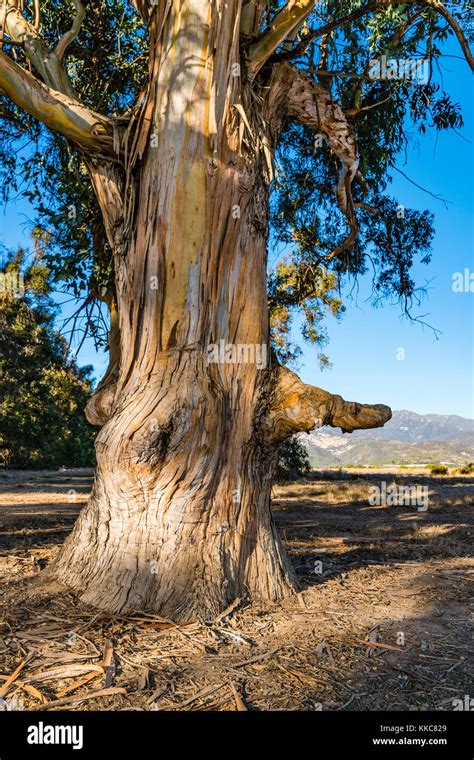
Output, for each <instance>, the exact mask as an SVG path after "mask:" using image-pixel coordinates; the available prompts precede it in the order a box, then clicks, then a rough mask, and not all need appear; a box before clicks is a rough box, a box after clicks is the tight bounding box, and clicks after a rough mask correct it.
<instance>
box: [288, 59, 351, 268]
mask: <svg viewBox="0 0 474 760" xmlns="http://www.w3.org/2000/svg"><path fill="white" fill-rule="evenodd" d="M281 66H282V67H285V72H284V73H283V77H284V78H288V79H289V80H290V81H291V85H290V87H289V89H288V92H287V96H286V111H287V114H288V116H290V117H291V118H294V119H296V120H297V121H299V122H300V123H301V124H305V125H306V126H308V127H311V128H312V129H313V130H314V131H315V132H316V133H317V134H320V135H321V136H324V139H325V140H326V142H327V144H328V146H329V148H330V149H331V150H332V151H333V153H334V154H335V156H336V157H337V158H338V159H339V161H340V163H341V169H340V172H339V181H338V184H337V187H336V188H335V193H336V198H337V202H338V204H339V208H340V209H341V211H342V212H343V214H344V215H345V217H346V219H347V222H348V224H349V228H350V231H349V235H348V237H347V239H346V240H345V241H344V242H343V243H342V244H341V245H340V246H338V247H337V248H336V249H335V250H334V251H333V252H332V253H331V254H330V257H333V256H336V255H337V254H339V253H341V252H342V251H343V250H345V249H346V248H347V247H348V246H349V245H351V244H352V243H353V242H354V240H355V239H356V237H357V234H358V232H359V227H358V224H357V219H356V216H355V213H354V204H353V201H352V193H351V185H352V180H353V179H354V177H355V176H356V174H357V171H358V168H359V156H358V153H357V144H356V141H355V138H354V136H353V134H352V132H351V129H350V127H349V124H348V122H347V119H346V116H345V114H344V111H343V110H342V108H341V106H340V105H339V104H338V103H336V102H335V101H334V100H333V99H332V95H331V93H330V92H328V90H326V89H325V88H324V87H322V86H321V85H320V84H319V83H318V82H315V81H314V79H313V78H312V77H311V76H310V75H309V74H306V73H305V72H304V71H301V70H299V69H297V68H296V67H293V66H290V65H289V64H281Z"/></svg>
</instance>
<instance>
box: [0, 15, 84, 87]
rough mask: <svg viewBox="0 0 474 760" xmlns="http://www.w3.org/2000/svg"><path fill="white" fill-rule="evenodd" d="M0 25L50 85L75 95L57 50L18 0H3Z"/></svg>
mask: <svg viewBox="0 0 474 760" xmlns="http://www.w3.org/2000/svg"><path fill="white" fill-rule="evenodd" d="M0 28H4V29H5V32H6V34H7V35H8V36H9V37H10V39H11V40H13V42H17V43H18V44H20V45H22V46H23V47H24V50H25V53H26V55H27V56H28V59H29V60H30V61H31V63H32V64H33V66H34V67H35V69H36V71H37V72H38V74H39V75H40V76H41V77H42V79H43V80H44V81H45V83H46V84H47V85H48V87H52V88H53V89H54V90H57V91H58V92H62V93H64V94H65V95H69V96H71V97H75V93H74V89H73V87H72V84H71V81H70V79H69V76H68V73H67V71H66V70H65V68H64V66H63V65H62V63H61V61H60V59H59V58H58V56H57V55H56V53H54V52H52V51H51V50H50V49H49V48H48V46H47V45H46V43H45V42H44V41H43V40H42V38H41V36H40V33H39V30H38V28H37V27H36V26H35V25H33V24H30V22H29V21H27V20H26V19H25V18H24V16H23V15H22V13H21V8H20V2H19V0H2V3H1V5H0Z"/></svg>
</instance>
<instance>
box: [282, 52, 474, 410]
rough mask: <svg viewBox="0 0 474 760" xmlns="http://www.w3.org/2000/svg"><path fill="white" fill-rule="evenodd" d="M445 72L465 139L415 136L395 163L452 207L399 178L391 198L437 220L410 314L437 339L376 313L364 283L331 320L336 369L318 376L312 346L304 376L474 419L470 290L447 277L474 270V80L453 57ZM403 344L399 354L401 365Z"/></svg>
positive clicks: (389, 309)
mask: <svg viewBox="0 0 474 760" xmlns="http://www.w3.org/2000/svg"><path fill="white" fill-rule="evenodd" d="M450 48H451V46H450ZM452 49H453V53H455V54H459V51H458V50H456V49H455V48H454V47H453V48H452ZM443 69H444V70H443V79H444V87H445V89H446V90H447V92H449V93H450V95H451V97H452V99H453V100H454V101H455V102H460V103H461V104H462V110H463V116H464V122H465V126H464V129H463V130H462V133H461V135H462V136H459V135H456V134H455V133H453V132H451V131H450V132H449V133H441V134H438V135H436V134H434V133H432V134H429V135H425V136H423V137H420V136H419V135H417V134H416V133H413V140H412V143H411V145H410V149H409V151H408V153H407V158H406V161H405V158H403V159H400V160H399V162H398V164H397V165H398V167H399V168H400V169H401V170H402V171H403V172H404V173H405V174H406V175H407V176H408V177H410V179H411V180H413V181H414V182H416V183H417V184H419V185H421V186H422V187H424V188H426V189H428V190H430V191H431V192H432V193H434V194H435V195H439V196H442V197H443V198H445V199H446V200H447V201H450V203H449V204H447V207H446V206H445V205H444V204H443V203H441V202H439V201H437V200H435V199H434V198H432V197H431V196H430V195H428V194H426V193H425V192H423V191H422V190H419V189H418V188H417V187H415V186H414V185H412V184H411V183H410V182H408V181H407V180H406V179H404V178H403V177H402V176H401V175H399V174H397V173H395V176H394V182H393V184H392V189H391V192H390V194H391V195H393V196H395V197H396V198H397V199H398V200H399V202H400V203H401V204H402V205H404V206H405V207H407V208H408V207H412V208H418V209H425V208H427V209H429V210H430V211H432V212H433V213H434V214H435V229H436V236H435V240H434V245H433V258H432V261H431V263H430V264H429V265H428V266H424V265H419V266H417V267H415V269H414V275H415V280H416V281H417V283H418V284H419V285H423V284H425V283H426V282H429V285H428V293H427V297H426V299H425V300H424V302H423V304H422V305H421V307H420V308H419V309H414V312H413V313H414V314H415V315H416V314H426V315H427V316H426V317H425V321H427V322H428V323H429V324H430V325H432V326H433V327H435V328H436V329H438V330H440V331H441V333H442V334H441V335H439V336H438V340H436V339H435V337H434V335H433V333H432V331H431V330H429V329H422V327H421V326H420V325H419V324H416V323H411V322H409V321H407V319H403V318H401V316H400V308H399V307H398V306H390V305H389V304H386V305H385V306H384V307H383V308H377V309H374V308H373V307H372V306H371V305H370V303H367V302H366V298H367V296H368V294H369V292H370V286H369V282H368V281H367V280H365V281H364V280H361V282H360V290H359V295H358V298H357V302H356V303H352V304H351V303H349V304H348V310H347V312H346V314H345V315H344V317H343V319H342V320H341V321H340V322H336V320H334V319H330V320H328V323H327V326H328V333H329V337H330V342H329V345H328V347H327V350H326V352H327V353H328V355H329V358H330V360H331V362H332V364H333V367H332V369H331V370H329V371H327V370H325V371H323V372H321V371H320V370H319V367H318V362H317V350H316V349H314V348H311V347H307V346H306V347H304V350H303V358H302V362H301V367H300V376H301V377H302V379H303V380H304V381H305V382H308V383H313V384H315V385H320V386H321V387H323V388H326V389H327V390H329V391H331V392H332V393H339V394H341V395H342V396H344V397H345V398H346V399H347V400H354V401H363V402H367V403H379V402H380V403H386V404H388V405H389V406H391V407H392V408H393V409H409V410H411V411H414V412H418V413H419V414H430V413H431V414H459V415H461V416H464V417H474V400H473V377H474V360H473V359H474V293H472V292H463V293H455V292H453V290H452V284H453V273H455V272H464V269H466V268H468V269H470V272H472V273H474V255H473V254H474V251H473V249H474V245H473V219H474V216H473V211H474V208H473V206H474V203H473V201H474V195H473V184H472V178H473V174H474V152H473V141H474V130H473V124H474V113H473V112H474V108H473V90H472V75H471V74H470V72H469V69H468V67H467V65H466V64H465V62H464V60H458V59H456V58H446V59H444V64H443ZM463 138H464V139H463ZM294 337H295V339H296V338H297V337H298V332H297V331H296V330H295V331H294ZM399 348H403V349H404V356H405V358H404V360H402V361H400V360H399V359H398V358H397V355H398V356H400V355H401V352H399V351H398V349H399Z"/></svg>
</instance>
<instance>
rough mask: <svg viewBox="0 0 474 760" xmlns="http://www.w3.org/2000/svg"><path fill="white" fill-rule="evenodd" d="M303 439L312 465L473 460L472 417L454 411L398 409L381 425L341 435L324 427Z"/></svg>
mask: <svg viewBox="0 0 474 760" xmlns="http://www.w3.org/2000/svg"><path fill="white" fill-rule="evenodd" d="M301 440H302V442H303V443H305V445H306V446H307V448H308V452H309V457H310V461H311V464H312V466H313V467H324V466H328V467H330V466H337V465H349V464H367V465H378V464H379V465H383V464H425V463H429V462H446V463H450V464H462V463H464V462H471V461H474V420H469V419H465V418H464V417H458V416H456V415H441V414H416V413H415V412H408V411H406V410H402V411H398V412H394V413H393V417H392V419H391V420H390V422H387V424H386V425H385V427H383V428H378V429H376V430H356V431H355V432H354V433H352V435H344V434H342V433H341V432H340V431H338V430H335V429H334V428H329V427H324V428H321V429H320V430H313V432H312V433H309V434H307V435H302V436H301Z"/></svg>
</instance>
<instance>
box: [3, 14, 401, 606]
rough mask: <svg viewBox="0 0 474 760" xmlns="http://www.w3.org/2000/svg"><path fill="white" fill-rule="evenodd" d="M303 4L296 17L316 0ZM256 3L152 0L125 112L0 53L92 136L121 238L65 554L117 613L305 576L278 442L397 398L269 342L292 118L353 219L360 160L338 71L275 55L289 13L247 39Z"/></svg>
mask: <svg viewBox="0 0 474 760" xmlns="http://www.w3.org/2000/svg"><path fill="white" fill-rule="evenodd" d="M313 4H314V3H313ZM79 5H80V4H79ZM136 5H137V6H138V8H139V9H141V10H142V11H143V6H145V5H146V4H145V3H143V2H142V3H136ZM242 5H243V10H245V13H242V14H241V10H242ZM262 5H264V4H262ZM289 5H292V6H295V8H296V11H297V15H295V14H294V13H293V15H292V16H291V18H290V21H291V23H292V24H293V27H294V25H295V23H296V22H300V21H301V19H302V18H304V14H305V13H306V12H307V9H308V7H309V6H310V5H311V6H312V3H310V2H308V1H307V0H306V1H305V2H303V1H302V0H300V2H297V3H290V4H289ZM250 6H251V7H250ZM258 6H259V3H256V4H253V3H244V4H242V2H241V0H226V2H223V1H222V2H221V0H186V2H184V0H170V2H168V3H164V2H163V3H159V4H158V5H157V6H155V7H154V9H153V10H152V11H151V12H150V16H149V18H148V17H147V18H148V26H149V31H150V43H151V48H150V61H149V84H148V87H147V91H146V93H145V94H144V98H143V102H142V104H141V106H140V108H139V109H138V110H137V112H136V113H135V114H134V116H133V117H132V119H131V120H129V121H128V122H127V123H126V124H125V125H124V124H122V123H121V122H118V121H116V122H113V123H112V120H106V118H105V117H102V116H100V115H98V114H93V113H91V112H87V110H86V109H85V108H84V107H83V106H82V104H80V103H79V102H77V101H76V100H75V99H74V94H71V92H70V89H69V88H64V87H62V86H61V81H60V80H59V79H54V78H53V79H52V81H51V82H50V83H49V84H50V87H52V88H53V89H52V90H49V91H48V93H47V97H46V95H45V92H44V88H43V86H42V85H41V86H39V83H35V82H32V81H31V79H32V78H31V77H30V78H26V79H25V77H26V74H25V73H24V72H22V73H19V72H18V71H17V68H18V67H17V68H15V66H16V65H15V64H14V63H12V62H8V61H5V60H4V58H5V57H3V58H2V56H3V55H4V54H3V53H1V52H0V74H1V75H2V76H1V77H0V85H1V86H2V88H3V90H4V91H5V92H7V94H9V95H10V97H12V98H13V99H14V98H15V97H17V99H18V97H19V96H18V95H16V96H15V93H14V85H15V86H16V88H17V91H18V88H19V87H20V88H21V87H23V88H24V90H25V91H26V89H27V88H28V87H29V88H32V89H33V90H34V93H35V101H34V106H33V105H31V106H30V112H32V113H34V115H36V116H38V118H42V119H43V120H45V121H46V119H47V118H48V119H49V120H50V121H51V119H53V120H54V124H53V128H55V129H57V130H58V131H60V132H62V133H63V134H65V135H66V137H68V138H69V139H71V140H74V141H75V143H76V144H77V145H78V146H79V149H80V150H82V151H83V153H84V156H85V160H86V162H87V167H88V170H89V174H90V177H91V181H92V183H93V186H94V188H95V191H96V193H97V197H98V199H99V202H100V205H101V209H102V213H103V216H104V222H105V226H106V230H107V234H108V239H109V243H110V245H111V247H112V249H113V252H114V267H115V292H114V293H113V294H112V295H110V297H109V305H110V308H111V330H110V345H111V353H110V366H109V370H108V372H107V374H106V376H105V378H104V380H103V381H102V383H101V384H100V385H99V387H98V389H97V392H96V394H95V396H94V397H93V399H92V400H91V402H90V404H89V407H88V410H87V413H88V418H89V420H90V421H91V422H93V423H95V424H97V425H99V426H101V430H100V432H99V434H98V437H97V443H96V450H97V472H96V477H95V483H94V489H93V493H92V496H91V499H90V501H89V503H88V504H87V506H86V507H85V508H84V509H83V511H82V512H81V514H80V516H79V519H78V521H77V523H76V526H75V527H74V530H73V532H72V534H71V535H70V536H69V538H68V539H67V541H66V543H65V545H64V547H63V549H62V551H61V554H60V556H59V558H58V560H57V562H56V563H55V566H54V568H53V572H54V574H55V575H56V577H58V578H59V579H60V580H62V581H63V582H64V583H66V584H67V585H69V586H70V587H72V588H73V589H75V590H76V591H78V592H80V594H81V597H82V599H83V600H84V601H85V602H88V603H90V604H92V605H95V606H97V607H100V608H104V609H106V610H109V611H112V612H124V611H131V610H154V611H155V612H158V613H160V614H162V615H165V616H167V617H169V618H172V619H174V620H181V621H182V620H185V621H187V620H193V619H196V618H199V617H205V618H211V617H213V616H214V615H216V614H217V613H219V612H220V611H222V610H223V609H224V608H225V607H226V606H227V605H228V604H229V603H231V602H232V601H233V600H235V599H236V598H237V597H243V596H245V595H248V596H249V597H250V598H252V599H255V598H265V599H273V600H277V599H281V598H283V597H284V596H286V595H288V594H291V593H293V592H294V590H295V589H296V583H295V578H294V575H293V572H292V570H291V567H290V565H289V562H288V560H287V557H286V554H285V552H284V551H283V549H282V546H281V544H280V540H279V538H278V536H277V534H276V531H275V527H274V524H273V521H272V517H271V511H270V492H271V482H272V476H273V473H274V469H275V465H276V462H277V459H278V446H279V444H280V443H281V442H282V441H283V440H284V439H285V438H287V437H289V436H291V435H292V434H294V433H296V432H298V431H301V430H311V429H313V428H314V427H315V426H317V425H321V424H330V425H334V426H338V427H341V428H342V429H343V430H346V431H349V432H350V431H351V430H353V429H355V428H358V427H375V426H379V425H382V424H383V423H384V422H385V421H386V420H387V419H389V417H390V410H389V409H388V408H387V407H384V406H381V405H378V406H361V405H359V404H351V403H346V402H344V401H343V399H341V398H340V397H339V396H333V395H331V394H329V393H326V392H325V391H322V390H321V389H318V388H314V387H312V386H306V385H304V384H303V383H301V381H300V380H299V379H298V378H297V377H296V376H295V375H293V374H292V373H291V372H288V371H287V370H284V369H283V368H281V367H278V366H277V365H276V364H275V362H274V361H273V360H272V357H271V351H270V339H269V317H268V305H267V292H266V244H267V234H268V192H269V184H270V182H271V180H272V155H273V151H274V148H275V144H276V142H277V140H278V136H279V132H280V130H281V128H282V125H283V123H284V120H285V119H287V118H294V119H299V120H300V121H301V122H303V123H305V124H307V125H308V126H310V127H314V128H315V129H316V130H317V131H318V132H322V133H323V134H324V135H325V138H326V139H327V141H328V143H329V144H330V146H331V147H332V149H333V151H334V153H335V155H336V156H337V157H338V159H339V161H340V163H341V177H340V183H339V186H338V188H337V193H336V195H337V199H338V202H339V205H340V208H341V211H342V212H343V213H344V214H346V216H347V218H348V224H349V226H351V224H352V221H353V219H352V217H351V215H350V182H351V180H352V178H353V176H354V174H355V173H356V171H357V165H358V160H357V151H356V147H355V141H354V139H353V138H352V136H351V135H350V131H349V128H348V125H347V123H346V121H345V118H344V115H343V113H342V111H341V109H340V108H339V107H338V106H337V105H336V104H334V103H333V102H332V99H331V98H330V96H329V95H328V93H327V91H326V90H324V89H323V88H322V87H321V86H319V85H318V84H316V83H314V82H313V81H312V80H310V79H309V77H308V76H307V75H305V74H302V73H301V72H299V71H298V70H297V69H296V68H294V67H293V66H290V65H287V64H282V65H279V66H275V67H273V68H272V69H268V70H267V69H265V67H264V63H265V60H266V59H267V58H268V56H269V55H270V54H271V51H272V49H274V47H276V45H277V44H279V40H280V41H281V39H283V38H284V35H285V34H286V33H287V32H288V31H291V28H293V27H291V24H290V26H289V25H288V24H289V22H288V19H287V18H286V16H285V15H284V14H283V17H282V18H283V22H286V26H285V24H283V27H284V28H282V29H280V26H279V25H278V24H275V27H274V29H270V38H266V37H265V38H262V40H261V41H260V43H259V44H258V45H255V46H254V47H253V48H251V49H250V53H248V54H246V56H243V57H242V56H241V42H242V35H244V37H245V35H250V36H251V35H252V34H254V32H255V29H258V24H259V22H260V20H261V19H259V18H258V13H257V10H256V8H257V7H258ZM298 14H299V15H298ZM275 34H276V35H277V39H275V38H274V37H275ZM272 35H273V37H272ZM278 35H280V36H279V37H278ZM282 35H283V37H282ZM40 52H41V51H40ZM53 62H54V63H55V65H56V62H55V61H53ZM2 66H3V69H2ZM53 68H54V67H53ZM49 70H52V69H51V67H50V69H48V71H49ZM61 76H62V74H61ZM22 92H23V91H22ZM22 97H23V95H22ZM42 98H43V100H42ZM23 99H24V100H26V95H25V96H24V97H23ZM43 101H44V102H43ZM15 102H17V101H15ZM34 109H36V111H35V110H34ZM107 153H108V154H109V156H110V157H109V158H107ZM104 156H105V157H104ZM351 234H353V229H352V232H351Z"/></svg>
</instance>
